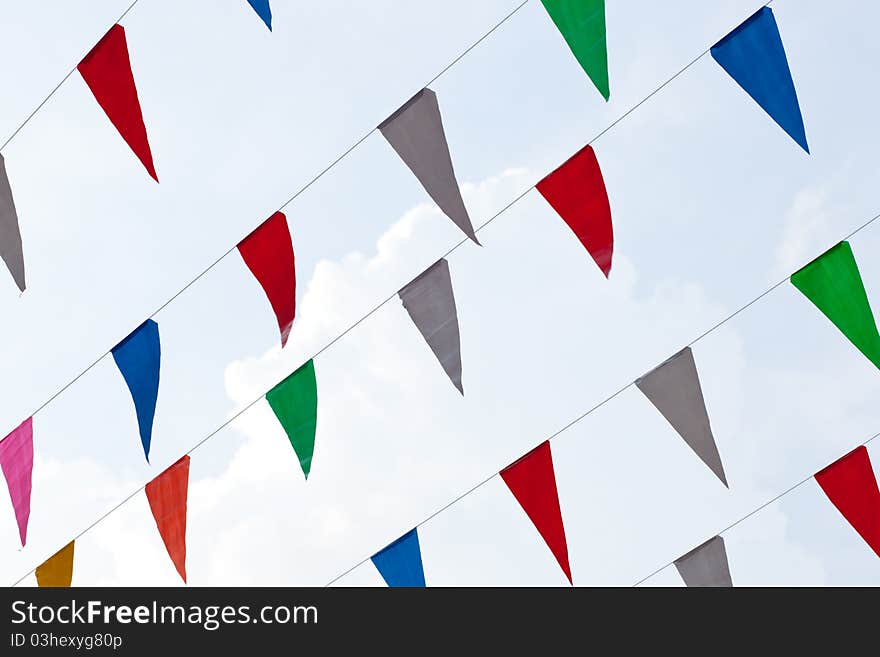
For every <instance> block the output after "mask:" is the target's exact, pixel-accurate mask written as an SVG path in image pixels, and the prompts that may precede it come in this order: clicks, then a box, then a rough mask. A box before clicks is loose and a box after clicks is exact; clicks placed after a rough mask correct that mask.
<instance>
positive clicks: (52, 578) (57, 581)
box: [37, 541, 73, 587]
mask: <svg viewBox="0 0 880 657" xmlns="http://www.w3.org/2000/svg"><path fill="white" fill-rule="evenodd" d="M72 579H73V541H71V542H70V543H68V544H67V545H65V546H64V547H63V548H61V549H60V550H58V552H56V553H55V554H53V555H52V556H51V557H49V558H48V559H46V561H44V562H43V563H42V564H41V565H39V566H37V586H40V587H44V586H63V587H69V586H70V581H71V580H72Z"/></svg>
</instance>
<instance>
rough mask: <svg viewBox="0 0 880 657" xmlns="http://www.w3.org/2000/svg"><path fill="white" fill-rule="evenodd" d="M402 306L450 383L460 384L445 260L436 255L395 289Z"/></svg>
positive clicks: (455, 317)
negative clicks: (407, 280)
mask: <svg viewBox="0 0 880 657" xmlns="http://www.w3.org/2000/svg"><path fill="white" fill-rule="evenodd" d="M398 295H399V296H400V300H401V301H403V307H404V308H406V311H407V312H408V313H409V316H410V317H411V318H412V321H413V322H414V323H415V325H416V327H418V329H419V331H421V333H422V336H423V337H424V338H425V342H427V343H428V346H429V347H431V351H433V352H434V355H435V356H436V357H437V360H439V361H440V364H441V365H442V366H443V369H444V370H445V371H446V374H447V375H448V376H449V378H450V379H451V380H452V383H453V385H455V387H456V388H458V391H459V392H460V393H461V394H464V388H463V387H462V384H461V339H460V336H459V333H458V315H457V314H456V311H455V296H454V295H453V293H452V279H451V278H450V276H449V263H447V262H446V260H444V259H440V260H438V261H437V262H435V263H434V264H433V265H431V266H430V267H428V269H426V270H425V271H424V272H423V273H421V274H419V276H418V277H417V278H416V279H414V280H413V281H412V282H410V283H407V284H406V285H405V286H404V287H403V288H402V289H401V290H400V292H398Z"/></svg>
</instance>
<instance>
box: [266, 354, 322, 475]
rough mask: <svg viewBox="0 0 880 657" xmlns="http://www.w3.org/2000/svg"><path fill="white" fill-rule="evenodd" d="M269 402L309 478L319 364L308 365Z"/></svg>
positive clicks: (268, 398)
mask: <svg viewBox="0 0 880 657" xmlns="http://www.w3.org/2000/svg"><path fill="white" fill-rule="evenodd" d="M266 401H267V402H269V406H271V407H272V410H273V411H274V412H275V417H277V418H278V421H279V422H280V423H281V426H282V427H284V431H285V432H286V433H287V437H288V438H289V439H290V444H291V445H293V451H294V452H296V455H297V456H298V457H299V463H300V465H301V466H302V470H303V474H305V476H306V479H308V478H309V470H311V468H312V454H313V453H314V451H315V426H316V424H317V419H318V383H317V381H316V379H315V363H314V362H313V361H311V360H310V361H309V362H307V363H306V364H305V365H303V366H302V367H300V368H299V369H298V370H297V371H296V372H294V373H293V374H291V375H290V376H288V377H287V378H286V379H284V381H282V382H281V383H279V384H278V385H277V386H275V387H274V388H272V389H271V390H270V391H269V392H267V393H266Z"/></svg>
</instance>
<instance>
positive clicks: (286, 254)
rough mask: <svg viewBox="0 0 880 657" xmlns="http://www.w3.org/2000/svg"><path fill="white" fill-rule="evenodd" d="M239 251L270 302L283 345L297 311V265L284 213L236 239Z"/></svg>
mask: <svg viewBox="0 0 880 657" xmlns="http://www.w3.org/2000/svg"><path fill="white" fill-rule="evenodd" d="M238 252H239V253H240V254H241V257H242V258H243V259H244V263H245V264H246V265H247V267H248V269H250V270H251V273H252V274H253V275H254V277H255V278H256V279H257V281H258V282H259V283H260V286H261V287H262V288H263V291H264V292H265V293H266V296H267V297H268V299H269V303H270V304H272V310H274V311H275V317H276V318H277V319H278V328H279V329H280V330H281V347H282V348H284V345H285V344H287V337H288V336H289V335H290V328H291V326H293V318H294V316H295V315H296V267H295V262H294V257H293V241H292V240H291V238H290V230H289V229H288V226H287V217H285V216H284V215H283V214H282V213H280V212H276V213H275V214H273V215H272V216H271V217H269V218H268V219H267V220H266V221H264V222H263V223H262V224H260V226H259V228H257V229H256V230H255V231H254V232H252V233H251V234H250V235H248V236H247V237H245V238H244V239H243V240H242V241H241V242H240V243H239V245H238Z"/></svg>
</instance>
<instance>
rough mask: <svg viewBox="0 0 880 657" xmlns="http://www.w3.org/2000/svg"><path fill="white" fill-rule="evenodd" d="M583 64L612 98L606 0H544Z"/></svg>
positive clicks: (602, 92)
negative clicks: (609, 86)
mask: <svg viewBox="0 0 880 657" xmlns="http://www.w3.org/2000/svg"><path fill="white" fill-rule="evenodd" d="M541 2H543V3H544V8H545V9H546V10H547V13H548V14H550V18H552V19H553V22H554V23H556V27H557V28H558V29H559V31H560V32H561V33H562V37H563V38H564V39H565V41H566V43H568V47H569V48H571V52H572V53H574V56H575V59H577V60H578V62H579V63H580V65H581V67H583V69H584V71H586V73H587V75H589V76H590V79H591V80H592V81H593V84H595V85H596V88H597V89H598V90H599V93H600V94H602V96H603V97H604V98H605V100H608V97H609V96H610V95H611V91H610V89H609V88H608V47H607V44H606V41H605V0H541Z"/></svg>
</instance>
